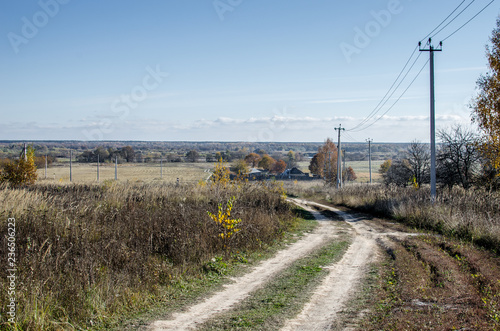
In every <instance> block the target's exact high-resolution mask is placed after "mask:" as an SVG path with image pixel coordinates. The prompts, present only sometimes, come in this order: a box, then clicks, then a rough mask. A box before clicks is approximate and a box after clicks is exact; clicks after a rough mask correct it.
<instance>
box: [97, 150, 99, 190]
mask: <svg viewBox="0 0 500 331" xmlns="http://www.w3.org/2000/svg"><path fill="white" fill-rule="evenodd" d="M97 182H98V183H99V154H97Z"/></svg>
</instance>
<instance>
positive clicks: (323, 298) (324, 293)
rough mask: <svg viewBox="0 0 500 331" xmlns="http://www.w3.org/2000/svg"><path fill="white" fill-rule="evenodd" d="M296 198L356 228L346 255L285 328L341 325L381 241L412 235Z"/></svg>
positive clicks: (298, 201)
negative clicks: (336, 216)
mask: <svg viewBox="0 0 500 331" xmlns="http://www.w3.org/2000/svg"><path fill="white" fill-rule="evenodd" d="M292 201H293V202H294V203H296V204H298V205H301V206H314V207H316V208H319V209H324V210H329V211H333V212H335V213H337V214H338V215H340V216H341V217H342V218H343V219H344V220H345V221H346V222H347V223H348V224H350V225H351V226H352V227H353V229H354V231H355V236H354V238H353V241H352V244H351V245H350V247H349V248H348V250H347V252H346V253H345V254H344V256H343V258H342V259H341V260H340V261H339V262H337V263H335V264H334V265H332V266H329V267H328V268H329V269H330V273H329V274H328V275H327V276H326V278H325V279H324V280H323V281H322V283H321V284H320V285H319V286H318V287H317V288H316V290H315V291H314V293H313V296H312V298H311V299H310V301H309V302H308V303H307V304H306V305H305V306H304V309H303V310H302V312H301V313H299V315H298V316H297V317H296V318H294V319H292V320H289V321H288V322H287V323H286V324H285V326H284V327H283V328H282V331H289V330H330V329H332V328H335V327H336V326H337V324H338V323H339V321H338V317H337V316H338V313H339V312H341V311H342V310H343V308H344V307H345V305H346V304H347V303H348V301H349V300H350V298H352V297H353V296H354V294H355V293H356V291H358V289H359V285H360V284H361V282H362V280H363V279H364V278H365V276H366V274H367V272H368V270H369V266H370V264H371V263H372V262H375V261H376V259H377V257H378V254H379V252H380V249H379V245H378V244H377V241H379V242H382V243H384V244H386V243H387V242H388V240H389V239H388V237H389V236H391V237H403V236H408V235H411V234H408V233H403V232H395V231H380V230H381V229H376V228H374V227H372V226H370V225H369V224H367V223H366V222H365V220H364V219H363V218H361V217H356V216H354V215H353V214H350V213H346V212H343V211H340V210H338V209H336V208H332V207H330V206H326V205H322V204H319V203H315V202H310V201H305V200H299V199H292ZM382 230H384V229H382Z"/></svg>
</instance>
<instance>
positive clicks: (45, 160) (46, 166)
mask: <svg viewBox="0 0 500 331" xmlns="http://www.w3.org/2000/svg"><path fill="white" fill-rule="evenodd" d="M45 179H47V154H45Z"/></svg>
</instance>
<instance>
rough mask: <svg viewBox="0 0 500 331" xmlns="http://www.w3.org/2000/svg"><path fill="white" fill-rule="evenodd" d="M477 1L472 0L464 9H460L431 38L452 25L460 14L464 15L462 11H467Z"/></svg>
mask: <svg viewBox="0 0 500 331" xmlns="http://www.w3.org/2000/svg"><path fill="white" fill-rule="evenodd" d="M475 1H476V0H472V1H471V2H470V3H469V4H468V5H467V6H466V7H465V8H464V9H462V10H461V11H460V13H458V14H457V15H456V16H455V17H453V19H452V20H451V21H449V22H448V23H447V24H446V25H445V26H443V27H442V28H441V29H439V31H438V32H436V33H435V34H433V35H432V37H431V38H434V37H435V36H436V35H437V34H438V33H439V32H441V31H443V30H444V29H445V28H446V27H447V26H448V25H450V24H451V23H452V22H453V21H454V20H456V19H457V17H458V16H460V15H462V13H463V12H464V11H466V10H467V8H469V7H470V6H471V5H472V4H473V3H474V2H475Z"/></svg>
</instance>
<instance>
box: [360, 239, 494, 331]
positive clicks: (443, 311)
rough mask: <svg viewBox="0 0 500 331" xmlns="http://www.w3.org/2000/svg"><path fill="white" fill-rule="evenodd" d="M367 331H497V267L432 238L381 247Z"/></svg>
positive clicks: (486, 256)
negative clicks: (383, 256) (383, 258)
mask: <svg viewBox="0 0 500 331" xmlns="http://www.w3.org/2000/svg"><path fill="white" fill-rule="evenodd" d="M386 244H387V245H386V251H387V252H388V253H389V254H388V256H389V257H390V258H388V259H386V261H385V262H384V263H382V264H381V266H380V267H379V275H380V277H379V279H378V288H377V289H376V290H375V291H374V294H375V295H374V297H373V299H372V301H371V303H370V304H371V306H373V307H375V309H373V310H372V311H371V312H370V313H369V314H368V316H367V317H366V318H365V319H364V321H363V323H361V325H360V328H362V329H369V330H375V329H376V330H380V329H384V330H386V329H389V330H458V329H461V330H498V329H499V327H500V324H499V317H500V316H499V303H500V300H499V299H500V286H499V285H500V283H499V279H500V268H499V267H500V261H499V259H498V258H497V257H495V256H493V255H492V254H491V253H489V252H485V251H481V250H478V249H476V248H474V247H472V246H471V245H469V244H464V243H460V242H457V241H453V240H449V239H445V238H443V237H436V236H418V237H407V238H405V239H402V240H396V241H393V242H390V243H386Z"/></svg>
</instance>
